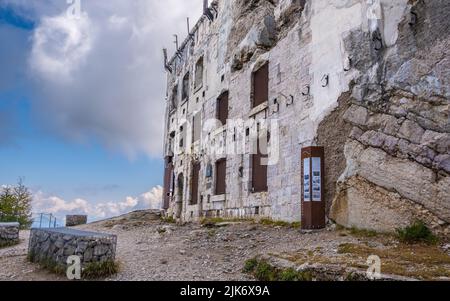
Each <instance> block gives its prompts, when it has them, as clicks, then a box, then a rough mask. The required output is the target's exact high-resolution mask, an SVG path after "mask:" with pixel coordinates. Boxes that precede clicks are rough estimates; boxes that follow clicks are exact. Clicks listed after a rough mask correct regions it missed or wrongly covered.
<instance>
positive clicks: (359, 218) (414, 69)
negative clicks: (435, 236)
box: [330, 1, 450, 233]
mask: <svg viewBox="0 0 450 301" xmlns="http://www.w3.org/2000/svg"><path fill="white" fill-rule="evenodd" d="M413 2H414V3H413V4H412V5H411V6H410V7H408V9H407V10H406V11H405V13H404V15H403V19H402V21H401V23H400V25H399V32H398V38H397V42H396V43H395V44H393V45H392V46H388V45H386V43H385V47H384V48H383V49H382V50H380V51H378V55H377V54H376V52H375V53H374V52H373V51H372V53H374V54H372V55H371V56H370V57H361V55H360V53H361V52H360V51H358V50H360V49H361V48H367V47H371V46H370V44H368V43H367V42H366V43H364V42H362V41H363V40H364V41H367V39H362V40H361V43H360V42H358V37H363V36H364V34H362V33H357V32H354V33H352V34H351V35H349V38H348V39H347V50H348V51H349V53H350V56H351V58H352V62H353V68H355V69H357V70H358V71H359V72H360V76H359V77H358V79H357V80H356V81H355V85H354V87H353V93H352V97H351V102H352V105H351V106H350V107H349V108H348V110H347V111H346V112H345V114H344V115H343V118H344V120H345V121H346V122H348V123H349V124H351V125H352V127H353V129H352V131H351V133H350V135H349V138H348V140H347V142H346V144H345V160H346V170H345V172H344V173H343V174H342V176H341V178H340V180H339V182H338V184H337V195H336V197H335V199H334V202H333V206H332V208H331V213H330V217H331V218H332V219H333V220H335V221H337V222H338V223H340V224H343V225H345V226H358V227H362V228H370V229H375V230H382V231H392V230H394V229H395V228H398V227H400V226H403V225H406V224H408V223H411V222H412V221H413V220H414V219H422V220H424V221H426V222H427V223H428V224H429V225H430V226H432V227H433V228H434V229H435V230H436V231H443V232H446V233H448V231H449V223H450V177H449V175H450V122H449V112H450V99H449V96H450V94H449V87H450V83H449V79H450V74H449V72H450V71H449V70H450V60H449V57H450V56H449V53H450V51H449V49H450V47H449V46H450V38H449V36H448V33H447V34H443V33H446V32H448V28H449V27H450V21H449V20H450V5H449V4H448V2H446V1H413ZM432 24H434V25H432ZM439 28H441V29H442V30H441V31H440V30H439ZM445 28H446V29H445ZM439 32H440V33H439ZM353 45H354V46H355V47H354V48H353V47H352V46H353ZM357 45H359V46H357ZM366 50H368V49H366Z"/></svg>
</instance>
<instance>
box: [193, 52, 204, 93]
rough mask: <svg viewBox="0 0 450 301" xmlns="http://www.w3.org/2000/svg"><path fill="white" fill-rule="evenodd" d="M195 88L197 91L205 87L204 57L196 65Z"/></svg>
mask: <svg viewBox="0 0 450 301" xmlns="http://www.w3.org/2000/svg"><path fill="white" fill-rule="evenodd" d="M194 86H195V88H196V89H198V88H200V87H202V86H203V57H201V58H200V59H199V60H198V61H197V63H196V64H195V81H194Z"/></svg>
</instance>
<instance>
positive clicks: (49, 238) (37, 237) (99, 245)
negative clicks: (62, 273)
mask: <svg viewBox="0 0 450 301" xmlns="http://www.w3.org/2000/svg"><path fill="white" fill-rule="evenodd" d="M116 245H117V236H115V235H110V234H105V233H97V232H88V231H80V230H75V229H70V228H55V229H32V230H31V233H30V241H29V246H28V258H29V260H30V261H31V262H36V263H45V264H46V265H49V264H50V265H52V266H55V267H62V268H65V267H66V266H67V258H68V257H69V256H72V255H77V256H79V257H80V259H81V264H82V266H83V267H84V266H86V265H87V264H90V263H98V262H108V261H111V262H112V261H114V260H115V255H116Z"/></svg>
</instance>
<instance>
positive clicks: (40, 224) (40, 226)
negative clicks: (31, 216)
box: [39, 213, 42, 228]
mask: <svg viewBox="0 0 450 301" xmlns="http://www.w3.org/2000/svg"><path fill="white" fill-rule="evenodd" d="M39 228H42V213H41V214H40V218H39Z"/></svg>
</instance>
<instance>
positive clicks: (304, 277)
mask: <svg viewBox="0 0 450 301" xmlns="http://www.w3.org/2000/svg"><path fill="white" fill-rule="evenodd" d="M243 272H244V273H247V274H250V275H253V276H254V277H255V278H256V279H257V280H259V281H312V278H313V277H312V274H311V273H310V272H307V271H302V272H298V271H296V270H294V269H293V268H288V269H280V268H276V267H274V266H272V265H271V264H270V263H269V262H268V261H266V260H258V259H257V258H251V259H248V260H247V261H246V262H245V263H244V268H243Z"/></svg>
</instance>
